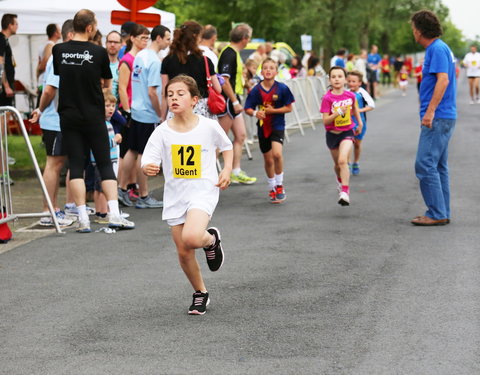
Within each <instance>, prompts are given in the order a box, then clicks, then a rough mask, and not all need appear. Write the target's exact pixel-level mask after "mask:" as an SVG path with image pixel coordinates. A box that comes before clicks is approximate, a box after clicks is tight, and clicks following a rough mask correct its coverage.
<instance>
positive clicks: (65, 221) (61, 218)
mask: <svg viewBox="0 0 480 375" xmlns="http://www.w3.org/2000/svg"><path fill="white" fill-rule="evenodd" d="M43 213H44V214H49V213H50V212H48V211H45V212H43ZM55 216H56V217H57V222H58V225H60V226H61V227H69V226H70V225H72V224H73V222H74V221H75V220H71V219H69V218H67V217H66V216H65V214H64V213H63V212H62V211H57V212H55ZM39 224H40V225H41V226H43V227H53V226H55V224H54V223H53V220H52V218H51V217H50V216H44V217H42V218H40V222H39Z"/></svg>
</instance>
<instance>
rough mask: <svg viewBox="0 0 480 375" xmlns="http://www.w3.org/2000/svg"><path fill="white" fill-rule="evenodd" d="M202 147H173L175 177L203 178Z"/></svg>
mask: <svg viewBox="0 0 480 375" xmlns="http://www.w3.org/2000/svg"><path fill="white" fill-rule="evenodd" d="M201 160H202V158H201V146H200V145H172V164H173V166H172V167H173V177H175V178H201V177H202V176H201V174H202V166H201Z"/></svg>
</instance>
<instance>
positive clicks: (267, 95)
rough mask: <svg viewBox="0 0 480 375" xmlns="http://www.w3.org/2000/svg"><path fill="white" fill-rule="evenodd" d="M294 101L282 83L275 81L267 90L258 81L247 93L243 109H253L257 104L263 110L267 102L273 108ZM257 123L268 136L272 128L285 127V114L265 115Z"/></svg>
mask: <svg viewBox="0 0 480 375" xmlns="http://www.w3.org/2000/svg"><path fill="white" fill-rule="evenodd" d="M262 82H263V81H262ZM294 101H295V98H294V97H293V94H292V92H291V91H290V89H289V88H288V86H287V85H285V84H284V83H281V82H277V81H275V83H274V84H273V86H272V87H271V88H270V90H268V91H267V90H265V89H264V88H263V87H262V85H261V83H259V84H257V85H255V87H254V88H253V89H252V91H250V93H249V94H248V96H247V100H246V102H245V109H248V108H250V109H255V107H257V106H259V109H261V110H263V109H264V107H265V106H266V105H267V104H271V105H272V106H273V107H274V108H281V107H283V106H286V105H289V104H292V103H293V102H294ZM258 125H259V126H260V127H263V134H264V136H265V137H266V138H268V137H269V136H270V134H271V131H272V130H284V129H285V114H283V113H282V114H278V115H267V116H266V117H265V119H264V120H263V121H258Z"/></svg>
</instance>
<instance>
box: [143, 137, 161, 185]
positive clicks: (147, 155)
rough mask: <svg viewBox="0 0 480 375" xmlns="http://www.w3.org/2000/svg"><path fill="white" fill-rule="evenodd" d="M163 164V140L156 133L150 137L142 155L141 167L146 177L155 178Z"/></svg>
mask: <svg viewBox="0 0 480 375" xmlns="http://www.w3.org/2000/svg"><path fill="white" fill-rule="evenodd" d="M161 164H162V152H161V138H160V136H159V135H158V134H157V133H156V132H155V131H154V132H153V133H152V135H151V136H150V138H149V140H148V142H147V145H146V146H145V150H144V151H143V154H142V159H141V163H140V165H141V167H142V171H143V173H144V174H145V175H147V176H150V177H153V176H156V175H157V174H158V173H160V165H161Z"/></svg>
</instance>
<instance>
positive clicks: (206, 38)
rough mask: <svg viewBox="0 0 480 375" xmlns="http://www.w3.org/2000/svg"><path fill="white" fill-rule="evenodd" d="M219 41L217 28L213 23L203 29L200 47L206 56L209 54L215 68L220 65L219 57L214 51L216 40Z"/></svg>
mask: <svg viewBox="0 0 480 375" xmlns="http://www.w3.org/2000/svg"><path fill="white" fill-rule="evenodd" d="M216 41H217V29H216V28H215V27H214V26H212V25H207V26H205V28H204V29H203V34H202V40H201V41H200V44H199V47H200V49H201V50H202V52H203V54H204V56H207V57H208V58H209V59H210V61H211V62H212V63H213V66H214V67H215V69H217V65H218V57H217V55H216V54H215V52H214V51H213V49H214V48H215V42H216Z"/></svg>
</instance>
